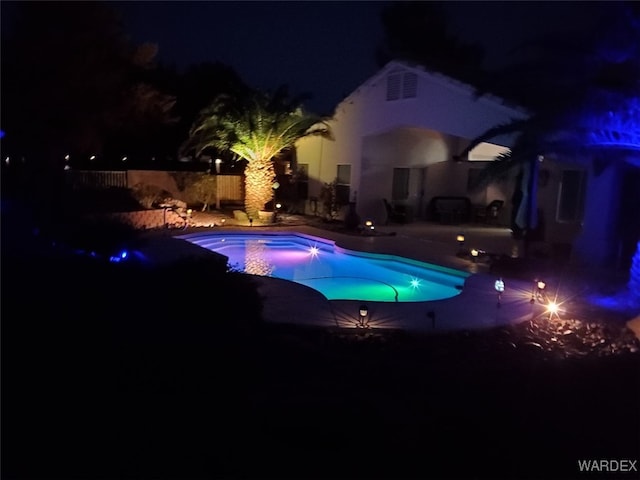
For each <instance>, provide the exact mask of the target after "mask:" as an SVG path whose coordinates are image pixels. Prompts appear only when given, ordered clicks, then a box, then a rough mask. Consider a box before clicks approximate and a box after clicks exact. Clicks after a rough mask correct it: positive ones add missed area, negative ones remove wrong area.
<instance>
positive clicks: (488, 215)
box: [474, 200, 504, 225]
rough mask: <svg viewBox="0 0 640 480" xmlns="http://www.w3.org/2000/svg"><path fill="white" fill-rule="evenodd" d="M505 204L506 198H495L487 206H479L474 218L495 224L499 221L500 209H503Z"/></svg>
mask: <svg viewBox="0 0 640 480" xmlns="http://www.w3.org/2000/svg"><path fill="white" fill-rule="evenodd" d="M503 206H504V200H493V201H492V202H491V203H489V205H487V206H486V207H484V208H479V209H477V210H476V211H475V214H474V220H475V221H476V222H480V223H489V224H491V225H495V224H497V223H498V217H499V216H500V210H502V207H503Z"/></svg>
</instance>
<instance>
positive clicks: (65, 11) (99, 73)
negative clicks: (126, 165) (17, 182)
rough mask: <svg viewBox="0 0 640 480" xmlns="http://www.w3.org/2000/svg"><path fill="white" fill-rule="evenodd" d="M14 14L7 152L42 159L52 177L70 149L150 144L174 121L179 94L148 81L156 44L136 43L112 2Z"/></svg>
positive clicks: (6, 47) (8, 57)
mask: <svg viewBox="0 0 640 480" xmlns="http://www.w3.org/2000/svg"><path fill="white" fill-rule="evenodd" d="M15 15H16V16H15V24H13V26H12V28H11V31H10V32H8V33H5V32H3V44H2V47H3V52H2V60H3V69H2V82H3V89H2V107H3V130H5V132H6V137H5V139H4V140H5V141H4V142H3V150H6V153H7V154H13V155H24V156H26V159H27V162H28V163H29V162H38V165H37V170H38V171H40V172H41V173H42V175H44V176H45V177H47V178H48V180H50V176H49V174H45V173H44V171H45V170H47V169H49V168H54V169H55V170H61V169H62V164H63V163H64V160H63V158H64V156H65V155H66V154H71V156H72V161H73V160H74V158H77V157H78V156H79V155H82V156H84V157H85V158H86V157H88V156H89V155H92V154H97V155H100V154H102V153H104V152H105V151H106V150H108V148H109V144H110V143H111V144H112V145H123V144H128V143H131V142H132V141H134V140H135V139H136V138H137V136H141V135H142V136H144V139H143V141H146V140H148V138H149V137H152V136H153V133H157V131H158V128H159V127H161V126H162V125H166V124H167V123H170V122H171V121H173V120H175V119H174V118H173V116H172V113H171V111H172V107H173V103H174V100H175V99H173V98H172V97H170V96H168V95H165V94H164V93H162V92H160V91H158V90H157V89H155V88H154V87H153V86H151V84H150V83H149V82H147V81H145V77H146V76H147V74H148V72H149V71H150V70H152V69H153V68H154V66H155V65H154V57H155V55H156V53H157V47H156V46H155V45H151V44H145V45H141V46H134V45H132V44H131V43H130V42H129V40H128V39H127V37H126V36H125V35H124V33H123V30H122V26H121V23H120V21H119V18H118V17H117V15H116V14H115V12H114V11H113V10H112V8H111V7H110V6H109V5H107V4H104V3H101V2H23V3H20V4H18V5H17V11H16V12H15ZM5 35H6V38H4V37H5ZM137 143H142V141H139V142H137ZM115 149H116V147H112V150H115Z"/></svg>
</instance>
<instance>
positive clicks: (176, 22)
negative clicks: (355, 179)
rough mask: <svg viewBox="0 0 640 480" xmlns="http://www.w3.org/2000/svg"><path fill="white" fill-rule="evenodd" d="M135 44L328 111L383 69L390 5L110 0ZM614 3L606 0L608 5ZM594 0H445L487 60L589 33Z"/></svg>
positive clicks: (489, 63)
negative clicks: (553, 38) (229, 71)
mask: <svg viewBox="0 0 640 480" xmlns="http://www.w3.org/2000/svg"><path fill="white" fill-rule="evenodd" d="M112 3H113V6H114V7H116V8H117V9H118V10H119V11H120V12H121V13H122V15H123V20H124V26H125V30H126V31H127V32H128V33H130V35H131V38H132V40H133V41H134V42H136V43H142V42H153V43H157V44H158V46H159V53H158V59H159V60H160V61H161V62H163V63H166V64H175V65H176V66H178V67H179V68H184V67H185V66H187V65H189V64H191V63H195V62H204V61H220V62H222V63H225V64H228V65H230V66H232V67H233V68H234V69H235V70H236V71H237V72H238V73H239V74H240V76H241V77H242V78H243V79H244V80H245V81H246V82H247V83H248V84H249V85H251V86H254V87H259V88H267V89H269V88H274V87H276V86H278V85H280V84H288V85H289V87H290V89H291V91H292V93H295V94H297V93H303V92H308V93H311V94H312V95H313V98H312V99H311V100H310V101H308V102H307V106H308V107H309V108H310V109H312V110H314V111H316V112H318V113H330V112H331V111H333V108H334V107H335V105H336V104H337V103H338V102H339V101H340V100H341V99H342V98H344V96H345V95H348V94H349V93H351V92H352V91H353V90H354V89H355V88H357V87H358V86H359V85H360V84H361V83H362V82H364V81H365V80H366V79H367V78H368V77H369V76H371V75H373V74H374V73H375V72H376V71H377V70H378V65H377V64H376V61H375V50H376V46H377V45H379V44H380V42H381V41H382V40H383V29H382V22H381V20H380V11H381V10H382V8H383V7H384V5H385V3H384V2H348V1H341V2H325V1H323V2H269V1H264V2H248V1H236V2H112ZM609 5H610V4H609ZM603 7H604V8H607V4H606V3H597V2H445V8H446V10H447V12H448V14H449V15H450V20H451V28H452V30H454V31H456V32H457V33H458V35H459V36H460V37H461V38H462V39H464V40H467V41H477V42H479V43H481V44H482V45H483V46H484V47H485V49H486V56H485V66H486V67H488V68H497V67H500V66H503V65H505V64H508V63H509V62H511V61H513V59H515V58H516V55H513V54H510V50H511V49H512V48H513V47H516V46H517V45H519V44H520V43H521V42H522V41H524V40H526V39H530V38H532V37H534V36H540V35H546V34H548V33H550V32H565V33H566V34H567V35H575V34H576V32H578V31H581V32H589V29H590V28H592V25H593V21H594V19H596V18H597V16H598V9H600V8H603Z"/></svg>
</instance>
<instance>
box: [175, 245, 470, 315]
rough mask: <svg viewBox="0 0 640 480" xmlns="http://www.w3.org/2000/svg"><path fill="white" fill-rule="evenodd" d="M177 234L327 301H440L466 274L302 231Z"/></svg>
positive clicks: (456, 288) (238, 267)
mask: <svg viewBox="0 0 640 480" xmlns="http://www.w3.org/2000/svg"><path fill="white" fill-rule="evenodd" d="M178 238H181V239H183V240H186V241H188V242H191V243H193V244H195V245H199V246H201V247H203V248H206V249H209V250H212V251H214V252H217V253H220V254H222V255H225V256H226V257H227V258H228V259H229V260H228V261H229V265H230V266H232V267H233V268H235V269H236V270H239V271H242V272H245V273H250V274H254V275H262V276H270V277H277V278H283V279H285V280H291V281H293V282H296V283H300V284H302V285H306V286H308V287H310V288H313V289H314V290H317V291H319V292H320V293H322V294H323V295H324V296H325V297H327V298H328V299H329V300H362V301H364V300H366V301H377V302H424V301H431V300H441V299H444V298H450V297H453V296H455V295H457V294H459V293H460V291H461V289H462V285H463V283H464V281H465V279H466V278H467V277H468V276H469V274H468V273H466V272H461V271H458V270H453V269H450V268H445V267H440V266H438V265H432V264H428V263H424V262H418V261H415V260H411V259H408V258H404V257H397V256H393V255H380V254H372V253H365V252H356V251H353V250H345V249H343V248H340V247H338V246H336V245H335V244H334V242H331V241H330V240H325V239H322V238H318V237H312V236H308V235H303V234H291V233H286V234H282V233H259V234H246V233H200V234H190V235H183V236H180V237H178Z"/></svg>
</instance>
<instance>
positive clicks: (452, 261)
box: [181, 212, 631, 333]
mask: <svg viewBox="0 0 640 480" xmlns="http://www.w3.org/2000/svg"><path fill="white" fill-rule="evenodd" d="M222 218H224V219H225V221H224V222H222V221H221V220H222ZM193 223H194V225H195V226H196V227H197V226H198V225H200V226H205V225H206V226H207V228H208V229H211V230H212V231H219V230H227V231H238V230H241V231H246V230H248V229H251V230H254V231H274V230H276V231H292V232H299V233H303V234H307V235H313V236H317V237H322V238H326V239H329V240H332V241H335V242H336V244H337V245H338V246H340V247H343V248H346V249H349V250H356V251H364V252H371V253H383V254H391V255H397V256H402V257H407V258H412V259H415V260H419V261H423V262H427V263H432V264H436V265H442V266H446V267H450V268H454V269H458V270H462V271H466V272H469V273H471V274H473V275H472V276H471V277H469V278H468V279H467V281H466V282H465V286H464V289H463V290H462V292H461V293H460V294H459V295H457V296H455V297H453V298H450V299H446V300H440V301H434V302H420V303H383V302H369V303H368V305H367V307H368V315H367V318H366V319H365V320H366V324H367V326H368V327H370V328H373V329H398V330H406V331H415V332H421V333H429V332H433V333H436V332H445V331H460V330H476V329H490V328H494V327H498V326H505V325H513V324H517V323H521V322H524V321H527V320H534V319H537V318H540V317H542V316H543V315H546V316H548V314H547V313H546V308H545V306H544V305H542V304H541V303H539V302H535V303H531V302H530V300H531V298H532V291H533V290H534V280H536V279H538V278H544V280H545V282H546V284H547V289H546V291H547V292H548V294H549V295H550V297H552V298H553V299H554V300H557V302H558V303H559V304H561V311H560V312H559V314H560V316H565V317H567V316H569V317H571V316H573V317H575V316H578V317H579V316H582V317H584V314H585V312H589V314H591V315H593V314H594V313H596V314H597V315H599V316H600V317H602V316H605V317H607V316H609V317H615V319H616V320H619V319H621V318H624V319H626V320H630V319H631V316H629V315H627V317H626V318H625V317H624V315H625V314H624V313H623V314H620V313H615V312H607V311H604V310H598V311H597V312H596V310H595V309H594V308H593V307H592V306H591V305H589V304H588V303H587V302H586V301H585V300H584V298H583V297H582V294H584V293H586V292H588V291H592V290H593V289H594V288H595V289H597V288H600V287H601V283H593V282H594V277H593V276H592V275H591V276H589V275H587V274H586V273H585V272H581V271H573V270H571V269H570V268H569V267H568V266H566V264H563V263H562V262H560V261H559V259H554V258H546V259H545V258H541V259H539V260H536V261H532V262H528V263H527V265H526V267H525V268H523V267H522V266H521V265H520V266H517V267H514V268H510V263H509V261H510V260H512V259H513V258H515V257H518V256H519V255H520V256H521V252H522V247H523V245H522V242H521V241H516V240H514V239H513V238H512V236H511V232H510V230H509V229H507V228H504V227H496V226H487V225H483V224H465V225H442V224H436V223H432V222H420V221H416V222H412V223H409V224H398V225H395V224H391V225H381V226H376V229H375V230H374V232H375V233H374V234H363V233H360V234H359V233H357V232H347V231H344V229H342V228H341V227H340V225H339V224H328V223H324V222H321V221H320V220H319V219H315V218H313V217H311V218H310V217H303V216H298V215H282V216H280V218H279V222H278V223H277V224H275V225H273V224H262V225H260V224H255V225H254V226H252V227H247V226H244V225H241V224H239V222H238V221H235V220H234V219H233V217H232V216H228V215H226V216H225V215H222V216H221V215H220V214H218V213H215V214H209V213H202V212H197V213H194V218H193ZM211 224H215V225H217V226H216V227H208V226H209V225H211ZM219 225H224V226H223V227H220V226H219ZM197 230H198V231H200V230H201V229H200V228H197ZM181 233H184V232H181ZM461 233H462V234H463V235H464V244H463V245H461V244H460V243H459V242H458V240H457V236H458V235H459V234H461ZM471 249H476V250H478V251H480V252H482V253H481V255H480V256H479V257H478V258H477V259H476V261H474V259H473V258H472V257H471V256H470V255H469V251H470V250H471ZM463 252H464V253H463ZM496 259H501V263H499V262H497V261H496ZM565 260H566V259H565ZM564 263H566V262H564ZM514 265H516V263H515V260H514ZM591 273H593V272H591ZM498 278H503V280H504V283H505V290H504V293H502V295H501V300H500V304H499V306H498V298H497V292H496V290H495V288H494V287H495V281H496V280H497V279H498ZM598 278H599V281H600V282H602V281H603V280H604V279H605V278H607V277H605V276H602V275H601V276H600V277H598ZM256 280H257V281H258V282H259V285H260V286H259V289H260V293H261V294H262V295H263V297H264V299H265V305H264V310H263V315H264V318H265V320H267V321H269V322H274V323H288V324H298V325H307V326H320V327H327V328H340V329H342V328H351V327H355V326H357V325H361V324H362V319H361V318H360V317H359V307H360V304H361V302H358V301H350V300H336V301H328V300H327V299H326V298H324V297H323V296H322V295H321V294H320V293H318V292H316V291H315V290H312V289H309V288H307V287H304V286H302V285H299V284H295V283H291V282H287V281H285V280H280V279H277V278H267V277H256Z"/></svg>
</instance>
